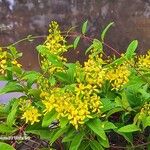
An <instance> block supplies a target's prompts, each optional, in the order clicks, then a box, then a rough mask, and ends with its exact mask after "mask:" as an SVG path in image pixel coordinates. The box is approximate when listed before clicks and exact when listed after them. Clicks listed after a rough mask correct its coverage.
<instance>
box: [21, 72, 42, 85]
mask: <svg viewBox="0 0 150 150" xmlns="http://www.w3.org/2000/svg"><path fill="white" fill-rule="evenodd" d="M39 76H40V74H39V73H38V72H36V71H28V72H26V73H25V74H24V76H23V77H22V79H23V80H27V85H28V87H31V86H32V84H33V83H34V82H35V81H36V80H37V79H38V78H39Z"/></svg>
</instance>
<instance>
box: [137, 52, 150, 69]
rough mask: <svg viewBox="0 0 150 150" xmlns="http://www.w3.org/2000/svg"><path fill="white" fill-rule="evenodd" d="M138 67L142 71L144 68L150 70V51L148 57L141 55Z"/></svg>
mask: <svg viewBox="0 0 150 150" xmlns="http://www.w3.org/2000/svg"><path fill="white" fill-rule="evenodd" d="M137 67H138V68H140V69H143V68H147V69H150V50H149V51H148V53H147V54H146V55H141V56H139V57H138V60H137Z"/></svg>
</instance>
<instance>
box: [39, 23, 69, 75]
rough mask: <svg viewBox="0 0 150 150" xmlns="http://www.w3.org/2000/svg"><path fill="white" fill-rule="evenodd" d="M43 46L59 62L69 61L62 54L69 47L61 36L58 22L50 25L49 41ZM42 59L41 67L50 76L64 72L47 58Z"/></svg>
mask: <svg viewBox="0 0 150 150" xmlns="http://www.w3.org/2000/svg"><path fill="white" fill-rule="evenodd" d="M43 45H44V46H45V47H46V48H47V49H48V50H49V53H50V54H53V55H55V57H57V60H58V61H60V62H66V61H67V59H66V58H64V57H63V56H62V54H63V53H64V52H66V51H67V49H68V46H67V45H66V40H65V39H64V37H63V36H62V35H61V32H60V29H59V25H58V24H57V22H55V21H52V22H51V24H50V25H49V35H48V36H47V39H46V41H45V42H44V44H43ZM42 57H43V60H42V61H41V64H42V66H41V67H42V69H43V70H44V71H46V72H48V73H49V74H53V73H54V72H58V71H62V68H61V67H60V66H56V65H54V64H52V62H50V61H49V60H48V59H47V58H45V57H44V56H42Z"/></svg>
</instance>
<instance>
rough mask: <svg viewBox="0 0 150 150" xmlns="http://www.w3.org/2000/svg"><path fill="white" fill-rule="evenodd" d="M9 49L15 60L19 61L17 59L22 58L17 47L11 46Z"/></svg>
mask: <svg viewBox="0 0 150 150" xmlns="http://www.w3.org/2000/svg"><path fill="white" fill-rule="evenodd" d="M8 49H9V50H10V52H11V54H12V56H13V58H14V59H17V58H19V57H21V56H22V53H19V52H18V51H17V49H16V47H14V46H9V47H8Z"/></svg>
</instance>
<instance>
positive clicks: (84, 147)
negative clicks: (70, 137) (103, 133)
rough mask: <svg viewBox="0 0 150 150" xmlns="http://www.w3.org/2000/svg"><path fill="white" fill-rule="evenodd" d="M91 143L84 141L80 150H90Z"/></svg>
mask: <svg viewBox="0 0 150 150" xmlns="http://www.w3.org/2000/svg"><path fill="white" fill-rule="evenodd" d="M89 145H90V143H89V141H88V140H84V141H82V142H81V144H80V146H79V148H78V149H79V150H89Z"/></svg>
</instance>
